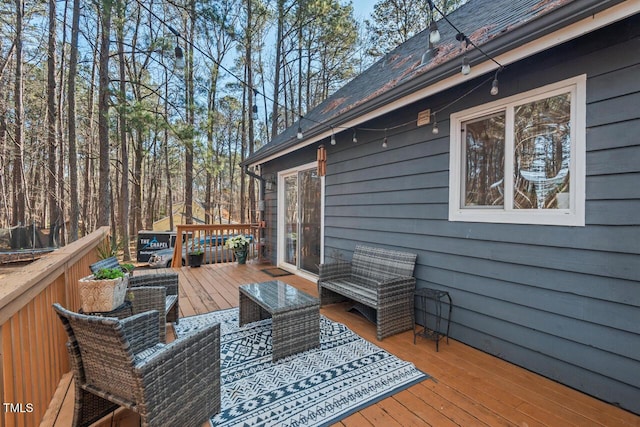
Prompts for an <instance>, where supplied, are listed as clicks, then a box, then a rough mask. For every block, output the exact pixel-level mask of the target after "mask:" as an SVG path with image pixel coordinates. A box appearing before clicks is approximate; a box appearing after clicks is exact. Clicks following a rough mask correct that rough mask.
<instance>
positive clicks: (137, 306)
mask: <svg viewBox="0 0 640 427" xmlns="http://www.w3.org/2000/svg"><path fill="white" fill-rule="evenodd" d="M159 287H160V288H163V289H158V288H159ZM128 295H129V297H128V298H129V300H130V301H131V303H132V309H133V314H138V313H144V312H145V311H149V310H158V312H159V313H160V319H159V320H158V322H159V324H160V341H162V342H165V339H166V336H165V324H166V323H167V322H170V323H178V320H179V319H178V310H179V301H178V273H174V272H169V273H158V274H138V275H136V276H133V277H129V291H128Z"/></svg>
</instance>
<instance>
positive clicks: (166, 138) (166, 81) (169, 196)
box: [163, 69, 174, 230]
mask: <svg viewBox="0 0 640 427" xmlns="http://www.w3.org/2000/svg"><path fill="white" fill-rule="evenodd" d="M167 74H168V73H167V70H166V69H165V74H164V76H165V78H164V94H165V98H166V97H167V95H168V94H169V79H168V75H167ZM164 118H165V120H169V104H168V103H167V102H166V99H165V103H164ZM163 142H164V167H165V171H166V173H167V199H169V200H168V205H169V212H168V213H169V230H173V229H174V224H173V191H172V190H171V170H170V169H169V129H168V127H167V126H165V127H164V141H163Z"/></svg>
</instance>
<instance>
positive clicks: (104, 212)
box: [97, 0, 113, 227]
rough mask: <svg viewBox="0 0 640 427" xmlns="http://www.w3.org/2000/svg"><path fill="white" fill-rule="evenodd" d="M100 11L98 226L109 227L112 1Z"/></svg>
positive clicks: (106, 1)
mask: <svg viewBox="0 0 640 427" xmlns="http://www.w3.org/2000/svg"><path fill="white" fill-rule="evenodd" d="M101 4H102V10H101V11H100V13H99V15H100V27H101V29H102V32H101V37H100V71H99V73H100V78H99V99H98V140H99V143H100V168H99V169H100V176H99V186H98V201H99V203H98V224H97V226H99V227H100V226H104V225H109V214H110V212H111V191H110V177H109V169H110V165H109V151H110V150H109V41H110V40H109V39H110V37H111V9H112V6H113V4H112V0H102V1H101Z"/></svg>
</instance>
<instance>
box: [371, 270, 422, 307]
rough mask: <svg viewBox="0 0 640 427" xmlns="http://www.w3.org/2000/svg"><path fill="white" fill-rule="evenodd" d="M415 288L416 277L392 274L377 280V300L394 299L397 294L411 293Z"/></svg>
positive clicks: (382, 301)
mask: <svg viewBox="0 0 640 427" xmlns="http://www.w3.org/2000/svg"><path fill="white" fill-rule="evenodd" d="M415 289H416V278H415V277H411V276H394V277H392V278H387V279H385V280H383V281H380V282H378V286H377V295H378V301H379V302H381V303H384V301H385V300H388V299H395V298H398V297H399V296H406V295H413V293H414V291H415Z"/></svg>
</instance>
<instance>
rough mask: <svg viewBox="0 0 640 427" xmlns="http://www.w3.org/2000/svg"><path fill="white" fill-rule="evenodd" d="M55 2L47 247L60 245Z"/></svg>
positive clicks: (51, 23) (53, 11)
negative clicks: (57, 194)
mask: <svg viewBox="0 0 640 427" xmlns="http://www.w3.org/2000/svg"><path fill="white" fill-rule="evenodd" d="M56 115H57V111H56V1H55V0H49V48H48V51H47V154H48V162H47V164H48V168H47V178H48V179H47V182H48V185H47V188H48V189H49V246H51V247H55V246H59V245H60V224H59V221H60V212H59V208H58V202H57V197H56V191H57V189H58V185H57V184H58V182H57V175H56V136H57V129H56Z"/></svg>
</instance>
